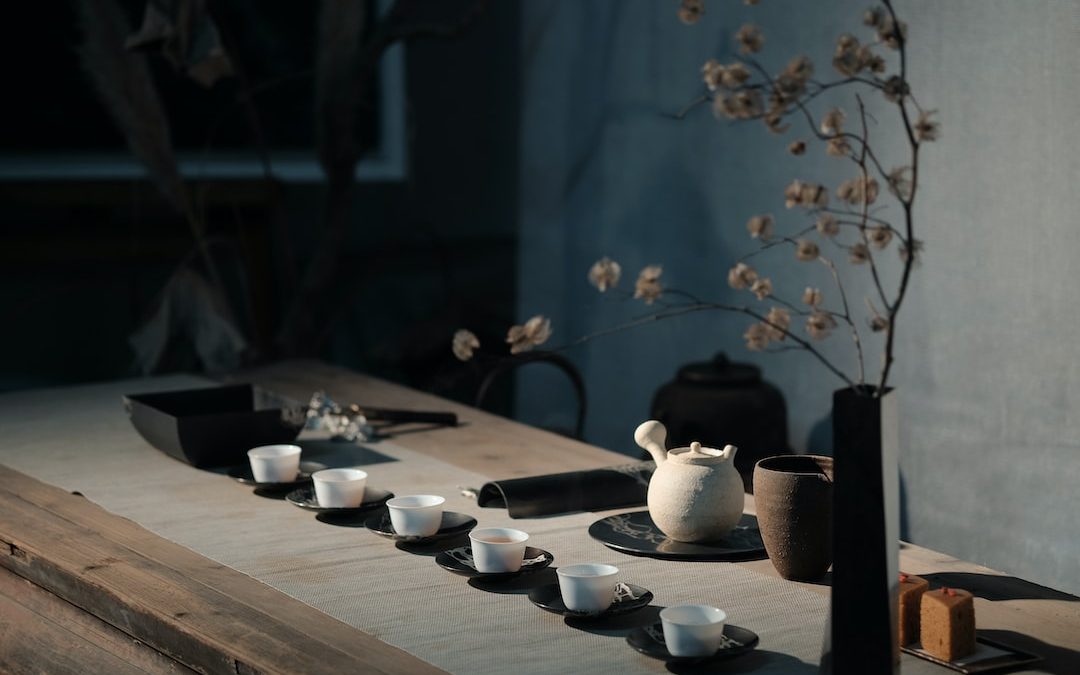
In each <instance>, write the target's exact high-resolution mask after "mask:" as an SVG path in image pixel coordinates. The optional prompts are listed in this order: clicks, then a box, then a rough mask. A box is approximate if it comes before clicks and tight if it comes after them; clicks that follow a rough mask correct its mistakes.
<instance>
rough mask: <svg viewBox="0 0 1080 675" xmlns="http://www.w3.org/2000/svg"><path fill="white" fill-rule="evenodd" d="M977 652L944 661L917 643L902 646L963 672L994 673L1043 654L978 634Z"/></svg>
mask: <svg viewBox="0 0 1080 675" xmlns="http://www.w3.org/2000/svg"><path fill="white" fill-rule="evenodd" d="M975 642H976V643H977V644H976V647H975V653H974V654H972V655H970V656H965V657H964V658H962V659H960V660H958V661H944V660H942V659H939V658H937V657H936V656H931V655H929V654H927V653H926V652H924V651H922V649H920V648H919V647H918V646H917V645H912V646H908V647H901V648H900V649H901V650H902V651H903V652H904V653H906V654H911V655H912V656H916V657H918V658H920V659H924V660H926V661H932V662H933V663H936V664H938V665H939V666H945V667H946V668H950V669H952V670H955V671H958V672H961V673H993V672H996V671H999V670H1006V669H1008V670H1012V669H1014V668H1016V667H1017V666H1022V665H1027V664H1030V663H1035V662H1036V661H1041V660H1042V657H1041V656H1036V655H1034V654H1029V653H1027V652H1025V651H1023V650H1021V649H1017V648H1016V647H1010V646H1009V645H1006V644H1002V643H1000V642H997V641H996V640H991V639H990V638H986V637H982V636H979V635H976V637H975Z"/></svg>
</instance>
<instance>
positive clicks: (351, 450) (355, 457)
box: [296, 439, 397, 469]
mask: <svg viewBox="0 0 1080 675" xmlns="http://www.w3.org/2000/svg"><path fill="white" fill-rule="evenodd" d="M296 444H297V445H299V446H300V447H301V448H302V449H303V454H302V455H301V456H302V457H303V458H304V459H305V460H308V461H312V462H317V463H319V464H322V465H323V466H324V467H326V468H328V469H335V468H339V467H352V466H366V465H369V464H384V463H386V462H396V461H397V460H396V459H394V458H393V457H390V456H389V455H384V454H382V453H381V452H379V451H377V450H373V449H371V448H369V447H366V446H363V445H357V444H356V443H350V442H348V441H332V440H326V439H320V440H309V441H305V440H301V441H297V442H296Z"/></svg>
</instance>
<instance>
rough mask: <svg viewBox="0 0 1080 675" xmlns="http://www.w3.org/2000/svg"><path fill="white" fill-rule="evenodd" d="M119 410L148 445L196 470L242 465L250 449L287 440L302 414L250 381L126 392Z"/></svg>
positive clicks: (294, 405)
mask: <svg viewBox="0 0 1080 675" xmlns="http://www.w3.org/2000/svg"><path fill="white" fill-rule="evenodd" d="M124 409H125V410H127V413H128V417H129V418H130V419H131V423H132V425H134V426H135V429H136V430H137V431H138V432H139V434H141V435H142V437H143V438H145V439H146V440H147V441H148V442H149V443H150V445H152V446H154V447H155V448H157V449H158V450H161V451H162V452H164V453H165V454H166V455H169V456H170V457H172V458H174V459H178V460H180V461H181V462H184V463H186V464H190V465H192V466H194V467H198V468H200V469H202V468H211V467H225V466H237V465H246V464H247V463H248V458H247V451H248V450H250V449H251V448H254V447H256V446H259V445H274V444H277V443H291V442H292V441H293V440H295V439H296V436H297V435H298V434H299V433H300V430H301V429H302V428H303V426H304V422H305V416H306V413H307V409H306V408H305V406H304V405H302V404H300V403H297V402H296V401H292V400H289V399H286V398H283V397H281V396H278V395H277V394H274V393H273V392H270V391H267V390H265V389H262V388H260V387H257V386H255V385H252V384H236V385H228V386H224V387H210V388H203V389H185V390H182V391H168V392H159V393H151V394H129V395H127V396H124Z"/></svg>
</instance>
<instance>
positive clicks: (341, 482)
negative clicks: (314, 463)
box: [311, 469, 367, 509]
mask: <svg viewBox="0 0 1080 675" xmlns="http://www.w3.org/2000/svg"><path fill="white" fill-rule="evenodd" d="M311 480H312V481H313V482H314V483H315V500H316V501H318V502H319V506H323V507H326V508H328V509H352V508H356V507H357V506H360V504H361V503H363V501H364V489H365V488H366V487H367V471H361V470H360V469H323V470H322V471H316V472H315V473H313V474H311Z"/></svg>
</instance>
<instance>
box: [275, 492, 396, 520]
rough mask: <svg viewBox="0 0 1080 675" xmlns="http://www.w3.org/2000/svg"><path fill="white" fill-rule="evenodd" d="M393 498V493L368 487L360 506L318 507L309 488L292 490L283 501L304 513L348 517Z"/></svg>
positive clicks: (374, 507) (376, 506)
mask: <svg viewBox="0 0 1080 675" xmlns="http://www.w3.org/2000/svg"><path fill="white" fill-rule="evenodd" d="M393 496H394V493H393V492H387V491H386V490H380V489H379V488H373V487H370V486H369V487H366V488H365V489H364V501H363V502H362V503H361V504H360V506H345V507H334V506H319V502H318V500H317V499H315V488H313V487H310V486H309V487H302V488H299V489H297V490H293V491H292V492H290V493H289V494H287V495H285V501H287V502H289V503H290V504H292V505H293V506H299V507H300V508H302V509H304V510H305V511H311V512H312V513H322V514H325V515H328V516H331V515H332V516H339V515H340V516H348V515H354V514H357V513H363V512H364V511H370V510H371V509H377V508H379V507H380V506H382V505H383V504H385V503H386V500H388V499H390V498H391V497H393Z"/></svg>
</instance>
